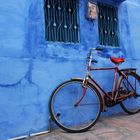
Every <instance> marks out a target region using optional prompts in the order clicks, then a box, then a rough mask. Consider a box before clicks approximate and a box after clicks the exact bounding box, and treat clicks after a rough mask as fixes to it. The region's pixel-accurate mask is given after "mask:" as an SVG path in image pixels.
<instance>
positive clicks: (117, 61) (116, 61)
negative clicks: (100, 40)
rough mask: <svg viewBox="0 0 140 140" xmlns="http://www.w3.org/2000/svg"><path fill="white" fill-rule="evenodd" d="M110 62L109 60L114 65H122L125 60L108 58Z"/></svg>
mask: <svg viewBox="0 0 140 140" xmlns="http://www.w3.org/2000/svg"><path fill="white" fill-rule="evenodd" d="M110 60H111V61H112V62H113V63H114V64H120V63H123V62H124V61H125V58H116V57H110Z"/></svg>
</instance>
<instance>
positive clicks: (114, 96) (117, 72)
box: [76, 53, 135, 105]
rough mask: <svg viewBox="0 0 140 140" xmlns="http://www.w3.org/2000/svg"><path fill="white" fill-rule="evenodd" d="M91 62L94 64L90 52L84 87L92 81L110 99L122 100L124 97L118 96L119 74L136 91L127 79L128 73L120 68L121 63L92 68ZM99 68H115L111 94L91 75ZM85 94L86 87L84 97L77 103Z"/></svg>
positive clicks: (84, 91)
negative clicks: (113, 65) (91, 72)
mask: <svg viewBox="0 0 140 140" xmlns="http://www.w3.org/2000/svg"><path fill="white" fill-rule="evenodd" d="M94 61H95V60H94ZM91 64H92V53H91V54H90V57H89V62H88V66H87V71H86V76H85V78H84V81H83V85H84V87H86V86H87V83H88V82H89V81H92V82H91V83H92V84H93V85H94V86H95V87H96V88H97V89H98V91H101V92H102V93H103V94H104V95H105V96H106V97H108V98H109V99H110V101H112V102H113V101H114V102H116V101H117V99H119V100H122V99H123V98H124V97H123V96H121V97H119V98H117V97H118V95H119V91H118V89H117V87H116V85H117V82H118V80H117V75H119V76H123V77H124V78H125V79H126V81H127V83H128V84H129V85H130V87H131V88H132V89H133V90H134V91H135V89H134V88H133V86H132V85H131V83H130V82H129V80H128V79H127V76H126V74H125V73H124V72H122V71H121V70H119V68H118V66H119V64H116V65H115V67H108V68H92V67H91ZM97 70H98V71H99V70H103V71H108V70H109V71H110V70H114V79H113V87H112V91H111V96H110V95H109V94H108V93H107V92H106V91H105V90H104V89H103V88H102V87H101V86H100V85H99V84H98V83H97V82H96V81H95V80H94V78H93V77H92V76H91V75H90V71H97ZM102 93H100V94H102ZM85 94H86V88H84V90H83V94H82V97H81V99H80V100H79V101H78V102H77V104H76V105H78V104H79V103H80V102H81V101H82V99H83V98H84V96H85ZM127 96H130V94H128V95H126V96H125V97H127Z"/></svg>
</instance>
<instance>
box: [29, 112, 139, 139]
mask: <svg viewBox="0 0 140 140" xmlns="http://www.w3.org/2000/svg"><path fill="white" fill-rule="evenodd" d="M30 140H140V113H138V114H135V115H127V114H119V115H113V116H110V117H102V118H100V120H99V121H98V122H97V124H96V125H95V126H94V127H93V128H92V129H90V130H89V131H87V132H84V133H78V134H71V133H67V132H64V131H63V130H61V129H57V130H53V131H52V132H51V133H48V134H45V135H41V136H38V137H33V138H30Z"/></svg>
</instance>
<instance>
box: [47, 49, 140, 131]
mask: <svg viewBox="0 0 140 140" xmlns="http://www.w3.org/2000/svg"><path fill="white" fill-rule="evenodd" d="M101 50H102V49H99V48H93V49H91V50H90V52H89V54H88V56H87V70H86V75H85V78H84V79H81V78H72V79H71V80H68V81H65V82H63V83H62V84H60V85H59V86H58V87H57V88H56V89H55V90H54V91H53V93H52V95H51V98H50V103H49V108H50V114H51V116H52V118H53V120H54V121H55V122H56V124H57V125H58V126H59V127H60V128H62V129H63V130H65V131H67V132H71V133H76V132H84V131H87V130H88V129H89V128H91V127H92V126H93V125H95V123H96V122H97V120H98V118H99V116H100V114H101V112H104V111H105V109H106V108H107V107H112V106H115V105H116V104H120V105H121V107H122V109H123V110H124V111H125V112H127V113H128V114H135V113H138V112H139V111H140V77H139V75H138V74H136V69H133V68H127V69H121V70H119V67H118V66H119V64H121V63H123V62H124V61H125V59H124V58H114V57H112V58H110V60H111V61H112V62H113V63H114V64H115V67H110V68H93V67H92V66H91V65H92V63H97V61H96V60H94V59H93V52H94V51H101ZM93 70H114V83H113V88H112V90H111V92H108V93H107V92H106V91H105V90H104V89H103V88H102V87H101V86H100V85H99V84H98V83H97V82H96V81H95V80H94V78H93V77H92V76H91V71H93Z"/></svg>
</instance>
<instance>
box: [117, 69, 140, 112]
mask: <svg viewBox="0 0 140 140" xmlns="http://www.w3.org/2000/svg"><path fill="white" fill-rule="evenodd" d="M126 75H127V79H128V81H129V82H130V84H131V85H132V86H133V88H134V89H132V87H131V86H130V84H129V83H128V81H127V80H126V78H124V77H121V78H120V81H119V86H118V89H121V91H123V93H124V92H125V94H130V93H134V94H132V96H129V97H127V98H126V99H125V100H124V101H122V102H121V103H120V105H121V107H122V109H123V110H124V111H125V112H126V113H128V114H135V113H138V112H139V111H140V78H139V76H138V75H137V74H136V73H133V72H130V73H127V74H126Z"/></svg>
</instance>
